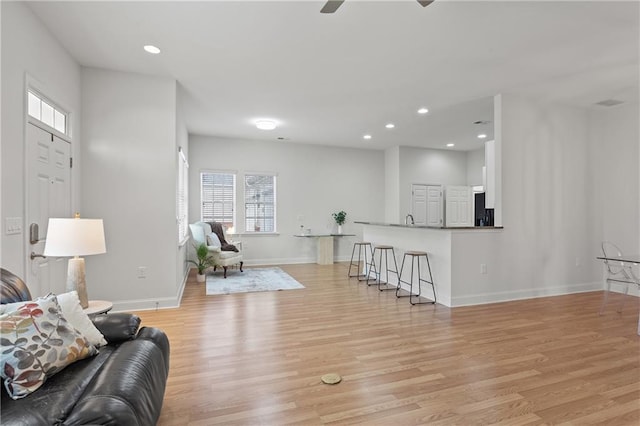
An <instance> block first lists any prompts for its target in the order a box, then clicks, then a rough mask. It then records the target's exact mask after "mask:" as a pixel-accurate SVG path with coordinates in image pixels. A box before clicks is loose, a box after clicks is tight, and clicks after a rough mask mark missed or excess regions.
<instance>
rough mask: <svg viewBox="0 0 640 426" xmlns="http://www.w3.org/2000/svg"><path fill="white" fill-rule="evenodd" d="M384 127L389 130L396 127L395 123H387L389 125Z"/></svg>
mask: <svg viewBox="0 0 640 426" xmlns="http://www.w3.org/2000/svg"><path fill="white" fill-rule="evenodd" d="M384 127H386V128H387V129H393V128H394V127H396V125H395V124H393V123H387V124H385V126H384Z"/></svg>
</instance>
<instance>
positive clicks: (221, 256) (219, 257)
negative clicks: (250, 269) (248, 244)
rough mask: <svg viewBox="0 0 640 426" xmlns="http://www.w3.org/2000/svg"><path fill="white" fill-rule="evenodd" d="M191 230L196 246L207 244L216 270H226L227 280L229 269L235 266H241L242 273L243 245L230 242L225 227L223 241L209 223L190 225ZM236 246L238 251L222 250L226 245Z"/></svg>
mask: <svg viewBox="0 0 640 426" xmlns="http://www.w3.org/2000/svg"><path fill="white" fill-rule="evenodd" d="M189 229H190V230H191V237H192V238H193V242H194V244H195V245H196V246H199V245H200V244H203V243H204V244H205V245H206V246H207V248H208V249H209V253H210V254H211V256H212V257H213V261H214V263H215V266H214V270H215V269H216V268H217V267H218V266H220V267H221V268H223V269H224V277H225V278H227V268H228V267H229V266H233V265H240V272H243V271H242V264H243V262H242V243H240V242H236V241H230V240H229V239H227V238H228V237H227V235H226V232H225V229H224V227H221V230H222V231H221V233H222V237H223V238H222V241H220V240H221V239H220V237H218V235H217V234H216V233H214V232H213V230H212V229H211V225H209V224H208V223H207V222H196V223H193V224H190V225H189ZM225 242H226V243H227V244H231V245H234V246H236V248H237V249H238V251H237V252H236V251H227V250H222V247H223V245H224V243H225Z"/></svg>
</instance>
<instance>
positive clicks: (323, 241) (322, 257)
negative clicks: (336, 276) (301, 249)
mask: <svg viewBox="0 0 640 426" xmlns="http://www.w3.org/2000/svg"><path fill="white" fill-rule="evenodd" d="M295 236H296V237H301V238H316V239H317V241H318V242H317V247H318V253H317V260H316V263H317V264H318V265H332V264H333V237H355V236H356V234H304V235H295Z"/></svg>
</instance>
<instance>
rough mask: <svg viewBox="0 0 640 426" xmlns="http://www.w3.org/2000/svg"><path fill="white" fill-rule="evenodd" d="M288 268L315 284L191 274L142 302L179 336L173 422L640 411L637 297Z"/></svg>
mask: <svg viewBox="0 0 640 426" xmlns="http://www.w3.org/2000/svg"><path fill="white" fill-rule="evenodd" d="M282 269H283V270H285V271H286V272H287V273H289V274H290V275H291V276H293V277H294V278H296V279H297V280H298V281H299V282H300V283H302V284H303V285H304V286H305V287H306V288H305V289H300V290H286V291H276V292H264V293H245V294H232V295H221V296H206V295H205V288H204V284H198V283H196V282H195V279H194V278H193V277H191V278H190V279H189V281H188V283H187V285H186V289H185V292H184V297H183V300H182V306H181V307H180V308H179V309H167V310H160V311H157V312H156V311H142V312H138V314H139V315H140V316H141V317H142V319H143V325H147V326H157V327H160V328H162V329H164V330H165V331H166V332H167V334H168V335H169V339H170V341H171V371H170V374H169V380H168V383H167V389H166V393H165V399H164V406H163V409H162V415H161V418H160V422H159V424H160V425H212V424H242V425H255V424H263V425H282V424H303V425H316V424H331V423H335V424H348V423H364V424H383V425H414V424H429V425H452V424H458V425H476V424H494V423H498V424H509V425H542V424H563V423H566V424H575V425H585V424H611V425H638V424H640V359H639V354H640V337H639V336H638V335H636V329H637V321H638V299H637V298H633V297H629V300H628V301H627V305H626V306H625V310H624V312H623V313H622V315H619V314H618V313H616V312H615V308H616V305H615V303H616V301H618V300H619V299H618V297H622V296H618V295H613V296H612V297H611V299H612V300H611V301H610V302H609V303H610V304H609V306H608V310H607V312H606V314H605V315H603V316H599V315H598V313H597V312H598V308H599V304H600V301H601V297H602V293H601V292H592V293H583V294H575V295H568V296H558V297H547V298H540V299H532V300H523V301H516V302H508V303H499V304H491V305H482V306H473V307H462V308H455V309H450V308H446V307H444V306H442V305H436V306H435V307H434V306H432V305H422V306H413V307H412V306H410V305H409V303H408V300H407V299H396V298H395V295H394V293H393V292H384V293H381V292H379V291H378V290H377V289H376V288H375V287H367V286H366V285H365V284H363V283H358V281H357V280H356V279H355V278H351V279H348V278H346V276H347V264H344V263H338V264H334V265H311V264H309V265H285V266H282ZM232 273H236V272H232ZM329 372H336V373H339V374H341V375H342V377H343V381H342V383H340V384H337V385H333V386H332V385H325V384H322V383H321V381H320V376H322V375H323V374H325V373H329Z"/></svg>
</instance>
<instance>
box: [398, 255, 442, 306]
mask: <svg viewBox="0 0 640 426" xmlns="http://www.w3.org/2000/svg"><path fill="white" fill-rule="evenodd" d="M407 256H410V257H411V281H410V282H407V281H403V280H402V271H403V270H404V261H405V259H406V258H407ZM423 256H424V258H425V259H426V260H427V270H428V271H429V280H425V279H423V278H422V277H421V276H420V258H421V257H423ZM416 259H418V262H417V263H418V294H414V293H413V271H414V268H413V266H414V261H415V260H416ZM423 282H425V283H427V284H431V288H432V289H433V301H430V302H415V303H414V302H413V300H412V299H413V297H417V298H418V300H420V296H421V294H422V286H421V285H420V284H421V283H423ZM400 283H405V284H409V286H410V287H409V294H407V295H399V294H398V293H399V292H400ZM396 297H409V303H411V304H412V305H424V304H428V303H430V304H434V305H435V303H436V287H435V286H434V285H433V275H431V266H430V265H429V255H428V254H427V252H426V251H407V252H405V254H404V256H403V257H402V266H401V267H400V276H399V277H398V288H396Z"/></svg>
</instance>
